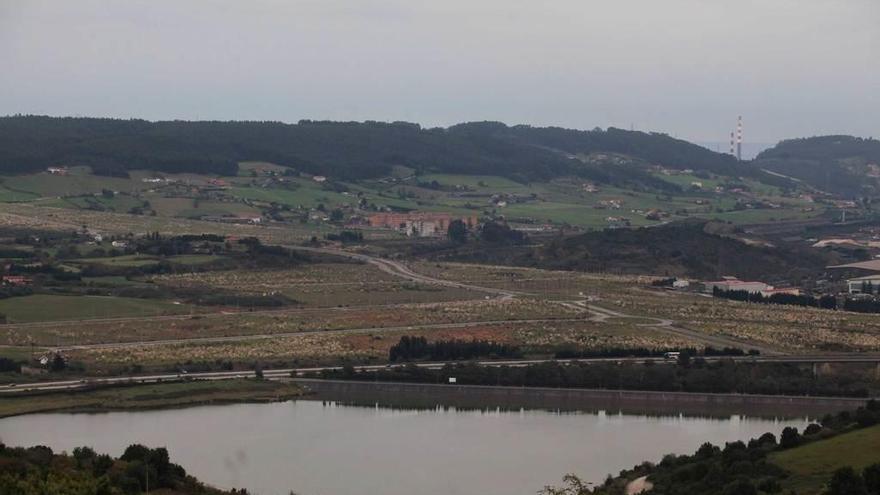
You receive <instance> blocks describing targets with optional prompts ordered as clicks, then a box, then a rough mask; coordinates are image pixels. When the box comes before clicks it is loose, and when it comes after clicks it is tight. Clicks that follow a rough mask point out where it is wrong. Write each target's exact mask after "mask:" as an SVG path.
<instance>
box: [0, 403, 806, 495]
mask: <svg viewBox="0 0 880 495" xmlns="http://www.w3.org/2000/svg"><path fill="white" fill-rule="evenodd" d="M789 425H791V426H796V427H798V428H799V429H802V428H803V427H804V426H805V425H806V419H805V418H798V417H791V416H790V417H788V418H787V419H780V418H768V417H751V416H746V415H726V416H724V415H721V416H719V415H713V416H686V415H680V414H670V413H668V412H664V413H663V414H660V415H652V414H641V413H622V412H618V411H617V410H614V411H610V410H607V411H606V410H589V411H587V410H583V411H579V410H558V409H557V410H542V409H524V408H506V409H502V408H483V409H472V408H457V407H445V406H434V407H397V406H395V407H384V406H380V405H378V404H370V405H344V404H343V403H339V402H334V401H321V400H299V401H289V402H280V403H270V404H235V405H218V406H200V407H192V408H187V409H176V410H157V411H138V412H113V413H100V414H69V413H58V414H54V413H53V414H35V415H28V416H19V417H11V418H6V419H2V420H0V441H2V442H4V443H6V444H7V445H21V446H31V445H38V444H42V445H48V446H50V447H52V448H53V449H55V450H57V451H61V450H66V451H68V452H70V451H71V450H72V449H73V448H74V447H77V446H81V445H89V446H91V447H94V448H95V450H97V451H98V452H101V453H108V454H111V455H113V456H119V455H121V454H122V452H123V450H124V449H125V447H126V446H128V445H129V444H131V443H143V444H145V445H148V446H151V447H159V446H165V447H167V448H168V449H169V451H170V454H171V460H172V461H173V462H175V463H178V464H181V465H182V466H183V467H184V468H186V469H187V471H188V472H189V473H190V474H193V475H195V476H196V477H198V478H199V479H201V480H202V481H204V482H206V483H209V484H211V485H214V486H218V487H221V488H233V487H235V488H242V487H243V488H247V489H248V490H249V491H250V492H251V493H253V494H259V495H288V494H289V493H290V492H291V491H292V492H294V493H296V494H298V495H355V494H357V495H364V494H367V495H371V494H375V495H411V494H414V493H420V494H426V495H466V494H467V495H470V494H475V493H479V494H483V495H495V494H497V495H502V494H503V495H511V494H513V495H531V494H535V493H536V492H537V491H539V490H540V489H541V488H542V487H543V486H544V485H546V484H559V483H560V482H561V479H562V477H563V475H565V474H566V473H574V474H577V475H578V476H580V477H581V478H582V479H585V480H587V481H591V482H596V483H599V482H602V480H603V479H604V478H605V476H606V475H607V474H609V473H613V474H616V473H617V472H619V471H620V470H621V469H625V468H630V467H632V466H633V465H635V464H638V463H640V462H642V461H644V460H651V461H659V460H660V459H661V458H662V456H663V455H664V454H667V453H678V454H684V453H692V452H693V451H694V450H696V449H697V448H698V447H699V446H700V445H701V444H702V443H703V442H706V441H709V442H712V443H714V444H716V445H723V444H724V442H730V441H734V440H748V439H750V438H753V437H757V436H759V435H761V434H763V433H765V432H767V431H770V432H773V433H774V434H775V435H777V437H778V436H779V433H780V432H781V431H782V428H784V427H785V426H789Z"/></svg>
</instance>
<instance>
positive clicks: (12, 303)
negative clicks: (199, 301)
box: [0, 294, 190, 323]
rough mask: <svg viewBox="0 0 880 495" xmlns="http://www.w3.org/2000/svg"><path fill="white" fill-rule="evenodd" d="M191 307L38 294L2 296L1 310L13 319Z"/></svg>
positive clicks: (153, 312)
mask: <svg viewBox="0 0 880 495" xmlns="http://www.w3.org/2000/svg"><path fill="white" fill-rule="evenodd" d="M189 310H190V307H189V306H188V305H185V304H173V303H171V302H168V301H158V300H152V299H134V298H127V297H104V296H54V295H45V294H35V295H32V296H25V297H15V298H10V299H4V300H0V313H3V314H5V315H6V317H7V318H8V319H9V322H10V323H27V322H33V321H52V320H78V319H89V318H112V317H120V316H155V315H162V314H180V313H186V312H188V311H189Z"/></svg>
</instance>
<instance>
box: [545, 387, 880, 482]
mask: <svg viewBox="0 0 880 495" xmlns="http://www.w3.org/2000/svg"><path fill="white" fill-rule="evenodd" d="M878 423H880V403H878V402H875V401H870V402H869V403H868V404H867V406H865V407H862V408H859V409H858V410H856V411H854V412H849V411H845V412H841V413H839V414H837V415H827V416H825V417H824V418H822V420H821V421H820V422H819V423H813V424H810V425H809V426H807V427H806V428H805V429H804V431H803V433H800V432H798V430H797V429H796V428H793V427H787V428H785V429H784V430H782V433H781V435H780V436H779V438H778V439H777V437H776V435H774V434H773V433H769V432H768V433H765V434H764V435H761V436H760V437H759V438H756V439H752V440H750V441H749V442H747V443H746V442H741V441H737V442H730V443H727V444H726V445H725V446H724V448H720V447H717V446H714V445H712V444H709V443H705V444H703V445H702V446H701V447H700V448H699V449H698V450H697V451H696V452H695V453H694V454H693V455H674V454H669V455H667V456H666V457H664V458H663V460H662V461H661V462H660V463H658V464H652V463H650V462H645V463H643V464H641V465H638V466H635V467H634V468H632V469H628V470H624V471H621V472H620V475H619V476H618V477H616V478H612V477H610V476H609V477H608V479H607V480H606V481H605V483H603V484H601V485H599V486H597V487H595V488H590V487H589V486H587V484H586V483H583V482H582V481H581V480H579V479H578V478H577V477H576V476H574V475H569V476H568V477H566V480H565V481H566V485H565V486H563V487H560V488H547V489H546V490H545V492H544V493H545V494H546V495H587V494H593V495H624V494H627V493H628V487H629V486H630V485H631V483H634V482H637V480H638V482H644V481H647V486H650V487H651V489H650V492H649V493H651V494H652V495H704V494H705V495H718V494H721V495H758V494H775V493H785V494H787V495H816V494H819V493H825V494H827V495H875V494H877V493H880V449H877V441H878V435H880V430H878V428H880V426H876V425H877V424H878ZM643 486H645V485H643Z"/></svg>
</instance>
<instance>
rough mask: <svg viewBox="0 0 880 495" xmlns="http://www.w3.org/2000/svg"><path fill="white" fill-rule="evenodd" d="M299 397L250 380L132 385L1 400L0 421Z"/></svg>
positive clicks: (284, 387)
mask: <svg viewBox="0 0 880 495" xmlns="http://www.w3.org/2000/svg"><path fill="white" fill-rule="evenodd" d="M300 395H302V389H301V388H299V387H298V386H296V385H294V384H292V383H281V382H270V381H263V380H254V379H238V380H217V381H191V382H175V383H163V384H150V385H134V386H126V387H113V388H100V389H96V390H90V391H85V392H61V393H49V394H40V395H23V396H17V397H4V398H3V400H0V418H2V417H7V416H15V415H20V414H31V413H37V412H50V411H90V412H92V411H117V410H135V409H154V408H160V407H163V408H164V407H184V406H192V405H198V404H208V403H228V402H269V401H276V400H285V399H291V398H294V397H298V396H300Z"/></svg>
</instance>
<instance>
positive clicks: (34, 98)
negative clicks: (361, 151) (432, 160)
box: [0, 0, 880, 142]
mask: <svg viewBox="0 0 880 495" xmlns="http://www.w3.org/2000/svg"><path fill="white" fill-rule="evenodd" d="M0 64H2V65H0V114H14V113H31V114H49V115H82V116H112V117H141V118H147V119H151V120H159V119H221V120H236V119H254V120H280V121H286V122H295V121H297V120H299V119H303V118H308V119H333V120H407V121H413V122H419V123H421V124H423V125H427V126H436V125H443V126H445V125H449V124H453V123H457V122H462V121H470V120H500V121H504V122H507V123H509V124H515V123H528V124H535V125H560V126H565V127H574V128H581V129H590V128H593V127H595V126H600V127H607V126H616V127H623V128H629V127H630V126H634V127H635V128H636V129H640V130H659V131H664V132H668V133H669V134H673V135H676V136H678V137H681V138H686V139H691V140H694V141H724V140H725V139H727V135H728V133H729V132H730V130H731V127H732V126H733V125H734V123H735V120H736V116H737V115H738V114H742V115H743V117H744V119H745V124H746V139H747V140H751V141H762V142H768V141H775V140H777V139H780V138H784V137H795V136H807V135H817V134H828V133H847V134H856V135H861V136H875V137H880V1H878V0H735V1H734V0H603V1H594V0H546V1H536V0H437V1H430V2H429V1H419V0H346V1H342V0H216V1H209V0H146V1H141V0H124V1H118V0H116V1H114V0H105V1H100V0H76V1H70V0H57V1H45V0H0Z"/></svg>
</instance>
